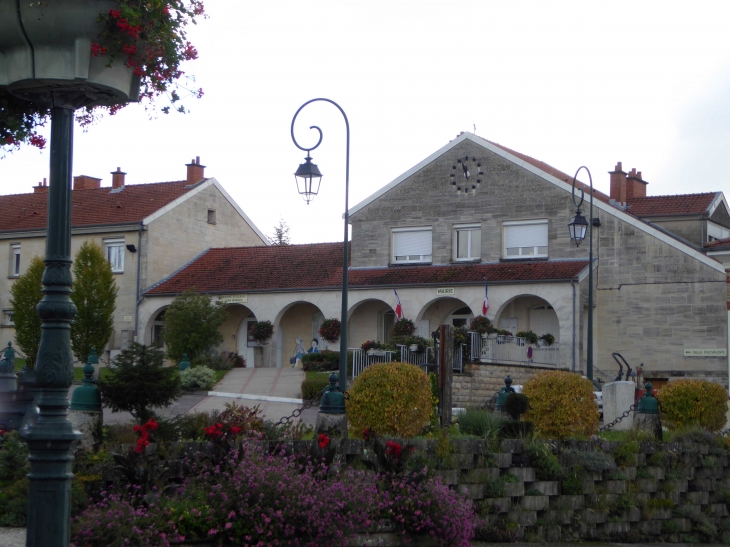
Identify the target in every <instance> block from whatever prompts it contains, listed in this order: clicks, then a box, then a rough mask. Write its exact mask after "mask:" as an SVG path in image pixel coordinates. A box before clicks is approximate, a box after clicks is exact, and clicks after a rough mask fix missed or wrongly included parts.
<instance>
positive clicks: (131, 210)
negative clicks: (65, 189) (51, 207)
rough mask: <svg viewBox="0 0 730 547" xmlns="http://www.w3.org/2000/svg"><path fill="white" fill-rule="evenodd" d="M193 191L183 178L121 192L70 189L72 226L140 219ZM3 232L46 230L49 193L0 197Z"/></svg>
mask: <svg viewBox="0 0 730 547" xmlns="http://www.w3.org/2000/svg"><path fill="white" fill-rule="evenodd" d="M190 190H191V188H190V187H187V182H186V181H184V180H181V181H175V182H158V183H154V184H130V185H127V186H125V187H124V190H122V191H121V192H116V193H112V192H111V187H104V188H92V189H88V190H74V191H72V192H71V197H72V208H71V215H72V216H71V225H72V226H90V225H98V224H124V223H127V222H139V221H141V220H142V219H144V218H145V217H148V216H149V215H151V214H152V213H154V212H155V211H157V210H158V209H161V208H162V207H164V206H165V205H167V204H168V203H170V202H171V201H174V200H175V199H177V198H179V197H180V196H182V195H183V194H185V193H186V192H189V191H190ZM0 211H1V212H2V213H0V231H6V230H38V229H41V230H42V229H45V228H46V223H47V217H48V193H47V192H41V193H37V194H35V193H34V194H15V195H9V196H0Z"/></svg>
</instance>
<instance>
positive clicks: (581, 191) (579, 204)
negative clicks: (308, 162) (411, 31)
mask: <svg viewBox="0 0 730 547" xmlns="http://www.w3.org/2000/svg"><path fill="white" fill-rule="evenodd" d="M318 144H319V143H318ZM315 148H316V147H315ZM302 150H303V149H302ZM581 169H585V170H586V173H588V180H589V181H590V185H591V197H593V177H591V172H590V171H589V170H588V168H587V167H586V166H585V165H581V166H580V167H578V170H577V171H576V172H575V175H574V176H573V203H574V204H575V206H576V207H577V208H578V209H580V206H581V205H583V201H584V200H585V191H584V190H583V188H578V189H579V190H580V201H576V199H575V194H576V192H575V181H576V179H577V178H578V173H580V170H581Z"/></svg>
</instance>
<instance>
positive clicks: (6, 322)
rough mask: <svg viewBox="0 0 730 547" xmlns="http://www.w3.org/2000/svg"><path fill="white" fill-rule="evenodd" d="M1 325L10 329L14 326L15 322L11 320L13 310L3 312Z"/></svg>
mask: <svg viewBox="0 0 730 547" xmlns="http://www.w3.org/2000/svg"><path fill="white" fill-rule="evenodd" d="M3 325H6V326H8V327H12V326H13V325H15V321H14V320H13V310H4V311H3Z"/></svg>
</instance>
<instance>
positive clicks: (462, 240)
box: [454, 224, 482, 260]
mask: <svg viewBox="0 0 730 547" xmlns="http://www.w3.org/2000/svg"><path fill="white" fill-rule="evenodd" d="M481 257H482V227H481V226H480V225H479V224H472V225H469V226H454V260H477V259H480V258H481Z"/></svg>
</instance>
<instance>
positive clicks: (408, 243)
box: [393, 227, 432, 263]
mask: <svg viewBox="0 0 730 547" xmlns="http://www.w3.org/2000/svg"><path fill="white" fill-rule="evenodd" d="M431 240H432V238H431V228H430V227H428V228H394V229H393V262H394V263H395V262H397V263H404V262H431V248H432V241H431Z"/></svg>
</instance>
